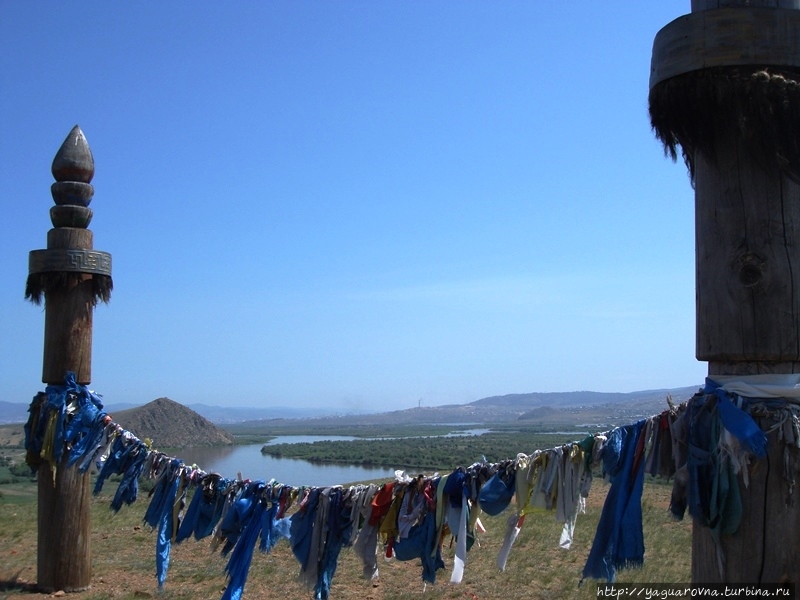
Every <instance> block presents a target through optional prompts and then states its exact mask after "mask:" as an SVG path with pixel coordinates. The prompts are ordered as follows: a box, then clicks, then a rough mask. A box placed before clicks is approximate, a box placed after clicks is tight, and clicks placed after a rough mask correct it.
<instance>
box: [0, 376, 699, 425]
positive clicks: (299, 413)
mask: <svg viewBox="0 0 800 600" xmlns="http://www.w3.org/2000/svg"><path fill="white" fill-rule="evenodd" d="M699 387H700V386H699V385H698V386H689V387H681V388H671V389H659V390H644V391H639V392H628V393H621V392H620V393H613V392H590V391H577V392H531V393H527V394H506V395H503V396H489V397H487V398H481V399H480V400H475V401H474V402H469V403H467V404H451V405H445V406H433V407H422V408H412V409H407V410H401V411H392V412H389V413H380V415H384V416H383V417H379V416H378V414H376V413H361V414H359V416H358V421H365V422H374V421H381V420H384V419H391V422H393V423H398V424H399V423H402V422H429V423H446V422H454V423H462V422H482V421H489V422H491V421H508V420H514V419H518V418H520V417H521V416H522V415H523V414H525V413H527V412H529V411H533V410H534V409H537V408H540V407H549V408H551V409H552V410H549V411H540V412H538V417H540V418H544V417H545V415H547V418H546V419H545V420H548V421H554V420H558V419H559V418H561V417H563V416H564V415H565V414H567V413H570V414H571V413H575V409H577V408H578V407H583V409H585V410H586V411H590V412H597V410H596V409H597V407H601V406H608V407H611V408H610V410H611V412H617V413H619V412H621V413H622V414H627V413H628V412H630V411H628V410H626V409H624V408H623V407H632V408H631V410H632V411H633V412H634V413H636V412H637V411H648V410H652V411H653V412H657V411H656V410H655V409H656V408H658V407H664V406H666V401H665V400H666V397H667V396H671V397H672V398H673V400H674V401H675V402H676V403H679V402H683V401H684V400H688V399H689V398H690V397H691V396H692V394H694V393H695V392H696V391H697V390H698V388H699ZM159 400H162V399H159ZM163 400H168V399H163ZM154 402H157V401H154ZM170 402H172V400H170ZM151 404H152V403H151ZM175 404H178V405H179V406H184V407H185V408H189V409H191V410H192V411H194V412H195V413H197V414H199V415H201V416H202V417H204V418H205V419H207V420H208V421H211V422H212V423H215V424H216V425H230V424H234V423H244V422H258V421H265V420H269V421H270V422H277V421H286V420H295V419H304V420H309V419H310V420H317V419H320V418H324V419H325V420H337V419H352V418H353V415H352V414H347V415H339V416H338V417H337V416H333V413H334V412H335V411H333V410H329V411H327V412H325V413H322V412H321V411H320V410H319V409H298V408H288V407H275V406H273V407H242V406H237V407H224V406H210V405H207V404H189V405H181V404H179V403H177V402H176V403H175ZM105 408H106V411H107V412H109V414H111V415H113V417H114V420H116V421H117V422H119V423H122V421H120V420H119V418H120V416H121V415H122V416H126V415H125V413H128V412H130V413H131V414H135V410H136V408H141V406H139V407H136V406H135V405H131V404H108V405H106V407H105ZM578 412H582V411H578ZM600 412H601V413H602V411H600ZM534 414H537V413H534ZM27 419H28V405H27V404H24V403H16V402H5V401H0V424H8V423H24V422H25V421H27ZM570 420H573V419H570ZM254 424H255V423H254ZM126 427H127V425H126ZM131 430H133V428H131ZM137 435H139V434H138V433H137Z"/></svg>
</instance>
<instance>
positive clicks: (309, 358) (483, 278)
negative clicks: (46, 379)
mask: <svg viewBox="0 0 800 600" xmlns="http://www.w3.org/2000/svg"><path fill="white" fill-rule="evenodd" d="M689 10H690V6H689V2H687V1H682V2H661V3H643V2H639V1H635V0H620V1H619V2H615V3H613V4H608V3H595V4H589V5H580V6H578V5H570V4H564V3H549V4H542V5H539V4H534V3H529V2H521V1H520V2H516V1H511V2H506V3H503V4H489V3H485V4H480V3H470V4H463V3H455V2H451V1H445V2H438V3H422V2H414V1H411V2H402V3H401V2H383V3H361V2H341V3H318V2H307V1H303V0H299V1H297V2H292V3H247V4H238V5H228V4H222V3H217V2H210V1H199V2H192V3H191V4H190V3H187V2H178V3H175V4H169V5H162V4H137V5H125V4H110V3H105V2H102V1H100V0H78V1H76V2H73V3H53V4H48V5H47V8H46V10H42V9H41V7H39V6H37V5H36V4H32V3H22V2H0V49H2V52H0V86H1V87H2V89H3V94H0V111H1V112H2V114H3V115H5V119H4V129H5V131H4V134H5V135H4V136H3V139H2V141H0V158H2V160H0V176H2V181H3V184H4V186H5V191H4V197H5V202H6V204H5V206H6V214H7V215H8V218H7V227H6V231H5V235H3V236H0V257H2V258H0V260H2V267H3V272H4V273H6V277H4V279H3V282H2V283H0V310H2V313H3V315H4V317H3V319H2V320H0V337H1V338H2V339H3V340H4V342H5V344H3V348H2V350H0V372H1V373H3V374H4V376H5V384H6V394H5V399H6V400H9V401H15V402H16V401H18V402H28V401H29V400H30V398H31V396H32V395H33V394H34V393H35V392H36V391H38V390H39V389H42V388H43V385H42V384H41V383H40V377H41V360H42V336H43V322H44V319H43V309H42V307H36V306H33V305H31V304H29V303H27V302H25V301H24V299H23V296H24V288H25V279H26V277H27V256H28V252H29V251H30V250H35V249H39V248H44V247H45V245H46V233H47V230H48V229H49V228H50V227H51V224H50V221H49V216H48V211H49V209H50V207H51V206H52V199H51V197H50V191H49V187H50V184H51V183H52V181H53V179H52V176H51V175H50V164H51V162H52V159H53V157H54V155H55V153H56V152H57V150H58V148H59V147H60V145H61V143H62V142H63V140H64V138H65V137H66V136H67V134H68V133H69V131H70V129H71V128H72V127H73V125H75V124H76V123H77V124H78V125H80V127H81V129H82V130H83V132H84V133H85V135H86V138H87V140H88V142H89V145H90V147H91V149H92V152H93V154H94V159H95V164H96V174H95V177H94V180H93V181H92V184H93V185H94V187H95V196H94V199H93V201H92V203H91V208H92V209H93V210H94V218H93V221H92V223H91V225H90V229H91V230H92V231H93V232H94V246H95V248H96V249H98V250H104V251H107V252H110V253H111V254H112V257H113V278H114V292H113V294H112V297H111V302H110V304H109V305H108V306H105V305H100V306H99V307H98V308H97V310H96V312H95V317H94V348H93V369H92V372H93V381H92V384H91V387H92V388H93V389H95V390H97V392H98V393H100V394H102V395H103V397H104V399H105V401H106V402H107V403H143V402H148V401H150V400H152V399H155V398H158V397H162V396H166V397H169V398H171V399H173V400H176V401H178V402H181V403H183V404H193V403H204V404H210V405H221V406H242V405H248V404H253V405H255V406H259V405H261V406H286V405H291V406H298V407H323V406H337V407H341V410H353V411H355V410H362V409H370V410H372V407H375V406H378V407H379V408H378V409H377V410H380V411H383V410H392V409H395V408H408V407H412V406H416V405H417V403H418V402H419V401H420V399H422V402H423V404H424V405H428V406H436V405H441V404H461V403H466V402H472V401H474V400H478V399H480V398H484V397H487V396H495V395H504V394H509V393H528V392H532V391H533V392H554V391H575V390H590V391H600V392H632V391H641V390H652V389H671V388H677V387H686V386H690V385H695V384H697V383H701V382H702V381H703V378H704V377H705V372H706V365H705V363H700V362H698V361H697V360H696V359H695V357H694V354H695V348H694V344H695V308H694V265H695V263H694V205H693V191H692V188H691V185H690V182H689V179H688V177H687V174H686V170H685V168H684V166H683V165H682V164H674V163H672V162H671V161H670V160H668V159H666V158H665V157H664V153H663V150H662V148H661V146H660V145H659V143H658V142H657V141H656V140H655V138H654V137H653V135H652V132H651V130H650V124H649V118H648V115H647V92H648V78H649V73H650V52H651V48H652V42H653V39H654V37H655V35H656V33H657V32H658V30H659V29H660V28H662V27H663V26H665V25H666V24H667V23H669V22H670V21H672V20H673V19H675V18H677V17H680V16H681V15H683V14H685V13H688V12H689Z"/></svg>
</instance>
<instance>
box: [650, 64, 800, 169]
mask: <svg viewBox="0 0 800 600" xmlns="http://www.w3.org/2000/svg"><path fill="white" fill-rule="evenodd" d="M649 104H650V123H651V125H652V127H653V131H654V132H655V135H656V137H657V138H658V139H659V140H661V142H662V143H663V144H664V153H665V154H667V155H668V156H670V157H672V159H673V160H676V159H677V157H678V146H680V147H681V154H682V155H683V160H684V162H685V163H686V167H687V168H688V169H689V173H690V175H691V176H692V179H693V180H694V168H695V165H694V153H695V152H700V153H702V154H703V156H704V157H705V158H707V159H708V160H711V161H713V160H714V148H715V145H716V144H717V143H720V142H722V143H725V141H726V140H736V139H740V140H742V142H743V143H744V145H745V147H747V148H749V149H750V150H751V154H752V158H753V160H755V161H757V162H758V163H759V164H761V166H762V167H763V168H764V169H767V170H771V169H779V170H780V171H782V172H784V173H785V174H787V175H788V176H789V177H791V178H792V179H794V180H795V181H798V182H800V73H798V72H793V71H791V70H785V71H779V70H778V69H769V70H768V69H764V68H759V69H755V68H752V69H748V68H744V67H718V68H713V69H703V70H700V71H693V72H691V73H686V74H684V75H680V76H678V77H672V78H671V79H667V80H665V81H662V82H661V83H659V84H658V85H656V86H654V87H653V89H651V90H650V97H649ZM731 136H733V137H731Z"/></svg>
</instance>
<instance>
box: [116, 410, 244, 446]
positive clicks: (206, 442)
mask: <svg viewBox="0 0 800 600" xmlns="http://www.w3.org/2000/svg"><path fill="white" fill-rule="evenodd" d="M113 418H114V420H115V421H116V422H117V423H119V424H120V425H122V427H124V428H125V429H127V430H129V431H131V432H132V433H134V434H135V435H136V436H137V437H139V438H140V439H145V438H150V439H151V440H153V445H154V447H156V448H159V449H160V448H185V447H188V446H223V445H229V444H233V441H234V439H233V436H232V435H231V434H230V433H228V432H227V431H225V430H223V429H220V428H219V427H217V426H216V425H214V424H213V423H212V422H211V421H209V420H208V419H206V418H205V417H203V416H201V415H199V414H197V413H196V412H194V411H193V410H192V409H190V408H187V407H186V406H183V405H182V404H179V403H178V402H175V401H174V400H170V399H169V398H158V399H157V400H153V401H152V402H148V403H147V404H145V405H144V406H137V407H136V408H131V409H128V410H123V411H121V412H118V413H115V414H114V415H113Z"/></svg>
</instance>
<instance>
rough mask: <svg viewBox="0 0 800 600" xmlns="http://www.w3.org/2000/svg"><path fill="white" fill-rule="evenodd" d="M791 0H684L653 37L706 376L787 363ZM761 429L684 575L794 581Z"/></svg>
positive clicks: (779, 452)
mask: <svg viewBox="0 0 800 600" xmlns="http://www.w3.org/2000/svg"><path fill="white" fill-rule="evenodd" d="M798 8H800V2H798V1H797V0H760V1H754V0H693V1H692V14H690V15H686V16H684V17H680V18H679V19H676V20H675V21H673V22H672V23H670V24H669V25H667V26H666V27H665V28H664V29H662V30H661V31H660V32H659V34H658V36H657V37H656V40H655V43H654V46H653V62H652V69H651V80H650V88H651V89H650V113H651V120H652V122H653V127H654V129H655V131H656V135H657V136H658V137H659V138H661V140H662V141H663V142H664V143H665V147H666V148H667V150H668V151H669V152H671V153H672V154H673V156H675V151H676V147H677V146H680V147H681V151H682V153H683V155H684V159H685V161H686V163H687V166H688V167H689V169H690V172H691V174H692V177H693V181H694V185H695V225H696V301H697V304H696V308H697V346H696V355H697V358H698V360H703V361H708V373H709V377H710V378H711V379H714V377H715V376H721V375H725V376H729V375H732V376H746V375H755V374H767V373H770V374H791V373H800V146H799V145H798V144H797V142H796V141H795V140H796V139H797V138H798V137H800V136H799V135H798V134H799V133H800V93H799V92H798V90H800V10H797V9H798ZM757 421H759V420H758V419H757ZM759 422H760V421H759ZM761 425H762V429H766V423H761ZM767 440H768V450H767V452H768V454H767V457H766V458H765V459H763V460H760V461H758V462H757V463H756V464H755V465H754V468H753V469H752V471H751V472H750V474H749V475H750V481H749V485H748V486H747V487H745V486H744V485H743V482H742V481H741V480H740V481H739V487H740V492H741V495H742V505H743V517H742V522H741V525H740V527H739V530H738V531H737V532H736V533H735V534H733V535H722V539H721V542H720V548H721V549H722V554H721V555H719V554H718V552H717V546H716V544H715V542H714V540H713V538H712V535H711V532H710V530H709V529H708V528H705V527H702V526H698V525H697V524H695V526H694V532H693V539H692V579H693V581H694V582H695V583H749V584H760V583H795V584H797V583H799V582H800V497H798V498H793V497H792V496H791V495H790V493H789V491H788V490H789V489H790V488H789V487H788V486H787V483H786V482H785V481H784V450H785V449H784V445H783V442H782V441H780V440H779V439H778V432H777V431H776V432H772V433H770V434H768V436H767ZM795 495H797V494H796V493H795ZM720 556H723V557H724V563H723V564H722V567H721V568H720V562H719V557H720Z"/></svg>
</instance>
